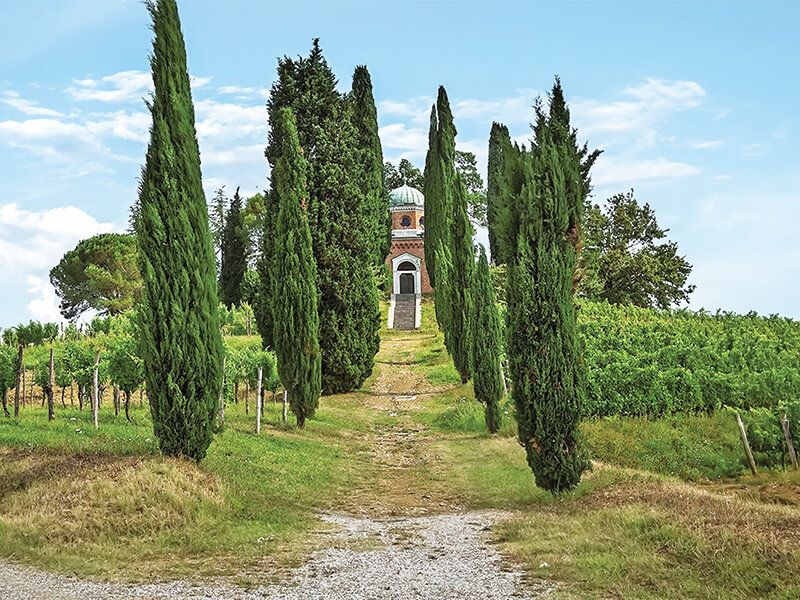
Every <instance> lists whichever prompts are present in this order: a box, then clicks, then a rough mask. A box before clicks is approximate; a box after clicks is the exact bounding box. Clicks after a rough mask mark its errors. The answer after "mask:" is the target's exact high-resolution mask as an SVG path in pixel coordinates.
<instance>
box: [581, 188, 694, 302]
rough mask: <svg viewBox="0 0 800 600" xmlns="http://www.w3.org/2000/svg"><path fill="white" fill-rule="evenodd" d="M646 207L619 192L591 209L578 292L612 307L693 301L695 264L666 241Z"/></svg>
mask: <svg viewBox="0 0 800 600" xmlns="http://www.w3.org/2000/svg"><path fill="white" fill-rule="evenodd" d="M668 231H669V230H668V229H662V228H661V227H659V225H658V222H657V221H656V216H655V213H654V212H653V209H652V208H650V206H649V205H648V204H644V205H640V204H639V203H638V202H637V201H636V199H635V198H634V195H633V190H631V191H630V192H628V193H627V194H616V195H614V196H612V197H611V198H609V199H608V200H607V201H606V203H605V205H604V206H600V205H598V204H595V205H591V206H587V207H586V213H585V218H584V232H585V241H584V249H583V254H582V257H581V266H582V270H583V274H582V280H581V283H580V294H581V295H582V296H584V297H587V298H591V299H596V300H606V301H608V302H610V303H612V304H633V305H635V306H641V307H645V308H647V307H658V308H668V307H669V306H672V305H676V304H680V303H682V302H688V301H689V295H690V294H691V293H692V292H693V291H694V286H693V285H688V284H687V283H686V281H687V279H688V277H689V275H690V274H691V272H692V265H691V264H689V262H688V261H687V260H686V259H685V258H684V257H681V256H679V255H678V245H677V244H676V243H675V242H670V241H666V240H665V238H666V235H667V232H668Z"/></svg>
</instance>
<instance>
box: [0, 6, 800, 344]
mask: <svg viewBox="0 0 800 600" xmlns="http://www.w3.org/2000/svg"><path fill="white" fill-rule="evenodd" d="M178 5H179V10H180V15H181V20H182V27H183V33H184V38H185V41H186V48H187V53H188V61H189V70H190V73H191V75H192V82H193V97H194V102H195V110H196V119H197V132H198V139H199V143H200V151H201V161H202V169H203V178H204V188H205V190H206V192H207V193H208V194H209V196H210V195H211V193H212V192H213V191H214V190H215V189H217V188H218V187H220V186H222V185H224V186H225V189H226V190H227V191H228V192H229V193H231V194H232V192H233V191H234V190H235V189H236V187H237V186H240V187H241V190H242V193H243V194H246V195H249V194H252V193H255V192H257V191H260V190H263V189H265V188H267V187H268V176H269V168H268V165H267V162H266V159H265V158H264V147H265V145H266V139H267V113H266V108H265V102H266V99H267V97H268V94H269V88H270V86H271V85H272V83H273V80H274V78H275V73H276V64H277V59H278V57H281V56H285V55H288V56H292V57H296V56H298V55H307V54H308V51H309V49H310V47H311V43H312V40H313V38H315V37H319V38H320V44H321V47H322V50H323V53H324V55H325V57H326V58H327V60H328V62H329V64H330V65H331V67H332V68H333V70H334V72H335V73H336V74H337V77H338V78H339V88H340V89H341V90H342V91H346V90H347V89H348V88H349V86H350V83H351V80H352V73H353V69H354V67H355V66H356V65H360V64H366V65H367V67H368V68H369V71H370V74H371V76H372V82H373V86H374V93H375V99H376V103H377V106H378V119H379V124H380V136H381V141H382V144H383V151H384V158H385V159H386V160H391V161H393V162H395V163H396V162H397V161H399V160H400V159H401V158H408V159H409V160H411V161H412V162H413V163H414V164H416V165H417V166H419V167H422V166H423V165H424V157H425V152H426V149H427V148H426V145H427V123H428V117H429V111H430V106H431V103H432V102H433V100H434V98H435V95H436V90H437V88H438V86H439V85H444V86H445V88H446V89H447V93H448V96H449V98H450V102H451V105H452V107H453V111H454V116H455V124H456V127H457V129H458V136H457V145H458V148H459V149H461V150H466V151H470V152H474V153H475V155H476V156H477V158H478V162H479V167H480V170H481V171H482V172H483V173H484V174H485V170H486V155H487V145H488V137H489V131H490V128H491V123H492V121H500V122H503V123H505V124H506V125H507V126H508V127H509V129H510V131H511V134H512V136H513V137H514V138H515V139H517V140H519V141H520V142H525V141H527V140H528V139H529V138H530V127H529V123H530V121H531V120H532V113H533V110H532V104H533V102H534V99H535V98H536V97H537V96H538V95H540V94H543V93H546V91H547V90H548V89H549V88H550V87H551V86H552V84H553V80H554V77H555V76H556V75H558V76H559V77H560V78H561V81H562V85H563V88H564V92H565V96H566V98H567V101H568V103H569V105H570V109H571V113H572V122H573V125H575V126H576V127H577V129H578V135H579V138H580V139H581V140H582V141H588V143H589V146H590V147H591V148H599V149H601V150H602V151H603V154H602V155H601V158H600V159H599V160H598V162H597V164H596V166H595V167H594V169H593V171H592V179H593V182H594V192H593V193H594V198H593V201H594V202H596V203H599V204H602V203H603V201H604V200H605V199H606V198H608V197H609V196H611V195H613V194H616V193H620V192H627V191H629V190H631V189H633V190H634V194H635V197H636V198H637V199H638V200H639V201H640V202H642V203H645V202H646V203H648V204H649V205H650V206H651V207H652V208H653V209H654V211H655V214H656V217H657V219H658V221H659V224H660V225H661V226H663V227H665V228H668V229H669V233H668V237H669V239H671V240H673V241H675V242H677V243H678V248H679V252H680V254H682V255H684V256H685V257H686V258H687V260H689V262H690V263H691V264H692V265H693V267H694V269H693V271H692V275H691V278H690V282H691V283H692V284H694V285H696V286H697V287H696V291H695V292H694V294H692V297H691V301H690V304H689V308H691V309H693V310H698V309H701V308H704V309H708V310H712V311H713V310H716V309H723V310H729V311H736V312H748V311H750V310H755V311H758V312H759V313H761V314H774V313H778V314H781V315H783V316H788V317H792V318H795V319H798V318H800V241H798V237H800V158H798V152H797V149H796V143H795V141H796V140H797V139H798V137H799V136H800V115H798V106H800V102H799V101H798V98H800V68H798V62H799V61H798V59H800V35H798V33H797V26H798V23H800V2H795V1H784V2H768V1H754V2H722V1H716V2H688V1H681V2H678V1H674V2H653V1H645V0H640V1H637V2H623V1H615V2H603V1H593V2H573V1H562V2H533V1H527V2H526V1H514V2H504V1H500V0H492V1H488V0H487V1H482V2H479V1H469V0H453V1H438V2H436V1H427V2H414V1H388V0H386V1H382V0H371V1H361V2H352V1H351V2H346V1H335V2H334V1H328V2H306V1H302V0H295V1H293V2H272V1H255V0H253V1H237V0H225V1H221V0H213V1H212V0H179V3H178ZM0 23H1V24H2V26H0V33H1V34H2V35H0V180H2V182H3V186H2V194H0V307H2V310H0V328H3V327H9V326H13V325H15V324H17V323H20V322H27V321H28V320H29V319H38V320H47V321H58V320H60V315H59V312H58V298H57V297H56V295H55V292H54V290H53V288H52V287H51V286H50V284H49V280H48V272H49V270H50V269H51V268H52V267H53V266H54V265H55V264H57V262H58V261H59V259H60V258H61V256H62V255H63V254H64V252H66V251H67V250H69V249H71V248H73V247H74V246H75V244H76V243H77V242H78V241H79V240H81V239H83V238H86V237H89V236H91V235H94V234H97V233H101V232H115V231H123V230H124V229H125V228H126V227H127V221H128V214H129V208H130V206H131V204H132V203H133V201H134V200H135V198H136V194H137V185H138V177H139V174H140V170H141V165H142V164H143V161H144V154H145V150H146V145H147V140H148V128H149V124H150V116H149V113H148V112H147V109H146V106H145V103H144V99H145V98H146V97H147V96H148V94H149V93H150V90H151V88H152V84H151V80H150V74H149V63H148V54H149V52H150V48H151V42H152V32H151V30H150V28H149V16H148V14H147V11H146V9H145V6H144V5H143V4H142V3H141V2H139V1H138V0H127V1H126V0H57V1H46V0H24V1H20V0H0ZM478 239H479V240H482V239H485V232H479V235H478Z"/></svg>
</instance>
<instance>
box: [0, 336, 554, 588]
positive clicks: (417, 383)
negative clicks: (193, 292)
mask: <svg viewBox="0 0 800 600" xmlns="http://www.w3.org/2000/svg"><path fill="white" fill-rule="evenodd" d="M426 335H427V338H426V339H430V338H431V336H430V335H429V334H424V333H421V332H403V334H401V335H394V336H391V337H388V338H384V340H383V344H382V348H381V352H380V354H379V356H378V364H377V375H376V377H375V378H374V379H373V380H372V383H371V385H370V387H369V390H368V393H366V394H364V395H363V396H362V398H363V402H364V403H365V408H368V409H369V411H370V414H371V415H372V418H371V423H370V426H369V428H368V431H367V432H366V433H365V434H364V435H365V438H366V439H365V441H366V443H365V444H364V447H365V448H367V450H365V451H364V457H363V459H364V462H365V464H366V465H367V467H368V468H367V469H366V475H365V476H364V477H363V479H362V480H361V481H360V483H359V484H358V485H357V486H355V488H354V489H352V490H350V491H349V492H348V493H347V494H345V495H344V496H343V497H342V500H341V502H339V503H338V505H337V506H336V509H335V511H327V512H324V513H321V514H320V518H321V519H322V521H324V522H325V525H324V526H323V527H321V528H319V530H318V531H316V532H314V533H312V534H311V536H312V537H311V547H312V548H316V549H315V550H314V551H312V552H311V553H310V555H309V556H308V559H307V560H306V562H305V563H304V564H303V566H301V567H299V568H297V569H295V570H293V571H290V572H289V573H288V574H287V577H286V578H285V579H284V580H283V581H282V582H280V583H277V584H263V585H258V586H257V587H253V588H248V589H245V588H241V587H239V586H236V585H234V584H233V583H232V582H230V583H229V581H231V580H224V581H223V580H212V581H204V582H197V583H195V582H188V581H172V582H165V583H149V584H119V583H104V582H95V581H87V580H81V579H76V578H70V577H65V576H62V575H55V574H51V573H47V572H45V571H41V570H37V569H33V568H24V567H17V566H14V565H12V564H10V563H5V562H0V598H2V599H3V600H23V599H25V600H54V599H63V600H72V599H75V600H77V599H81V600H93V599H98V600H99V599H109V600H117V599H126V600H127V599H131V600H134V599H135V600H142V599H148V600H150V599H153V600H155V599H162V598H163V599H166V598H169V599H171V600H182V599H186V600H195V599H198V600H199V599H201V598H203V599H217V598H220V599H222V598H226V599H240V600H250V599H256V598H259V599H262V600H263V599H276V600H277V599H279V598H280V599H289V600H292V599H297V600H301V599H309V600H310V599H312V598H313V599H318V598H326V599H331V600H367V599H373V598H375V599H377V598H380V599H386V600H393V599H401V598H402V599H406V598H430V599H449V598H458V599H459V600H473V599H474V600H479V599H480V600H493V599H500V598H525V599H531V600H533V599H537V598H542V597H545V596H547V595H548V594H549V592H550V591H552V586H550V585H549V584H547V583H542V582H535V583H534V582H528V581H526V580H525V576H524V574H523V572H522V570H521V569H519V568H518V567H517V566H516V565H514V564H513V563H510V562H508V561H506V560H505V558H504V557H503V556H502V555H501V554H500V553H499V552H498V551H497V549H496V548H495V545H494V544H493V543H492V533H491V532H492V528H493V527H494V526H496V525H497V524H499V523H501V522H503V521H505V520H506V519H508V518H509V517H510V515H509V514H507V513H504V512H502V511H497V510H486V511H474V510H467V509H465V508H464V507H463V505H462V504H463V502H462V499H461V498H460V497H459V496H458V494H457V493H456V491H455V490H453V489H452V487H450V486H448V485H447V484H445V483H443V482H442V481H440V480H438V479H437V478H436V477H435V476H431V475H432V474H434V475H435V473H436V471H437V468H438V463H439V458H438V456H437V455H436V453H435V452H434V451H433V450H432V449H431V448H432V444H431V443H430V442H431V440H432V439H435V436H434V435H433V434H432V432H431V431H430V430H428V428H427V427H426V426H425V425H423V424H421V423H420V419H418V418H417V419H415V418H414V417H415V416H417V411H421V410H423V409H424V405H425V401H426V399H429V398H431V397H433V396H435V395H436V394H439V393H441V392H442V391H443V389H444V388H442V387H441V386H435V385H432V384H431V383H430V382H429V381H428V380H427V377H426V374H425V370H424V369H421V368H419V366H418V365H417V364H416V363H415V358H414V350H415V349H416V348H418V346H419V344H420V343H425V340H424V339H423V338H425V337H426ZM323 402H324V400H323ZM143 568H146V565H143Z"/></svg>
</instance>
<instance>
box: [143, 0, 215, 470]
mask: <svg viewBox="0 0 800 600" xmlns="http://www.w3.org/2000/svg"><path fill="white" fill-rule="evenodd" d="M147 8H148V10H149V12H150V15H151V16H152V19H153V31H154V32H155V39H154V41H153V53H152V55H151V57H150V64H151V67H152V72H153V83H154V86H155V92H154V94H153V97H152V100H151V101H150V102H149V109H150V112H151V114H152V117H153V123H152V126H151V128H150V144H149V146H148V148H147V155H146V159H145V166H144V169H143V171H142V178H141V182H140V186H139V199H138V202H137V205H136V206H135V207H134V211H133V212H134V214H133V222H134V228H135V231H136V235H137V241H138V245H139V261H140V272H141V274H142V279H143V282H144V290H143V294H142V307H141V340H140V343H141V352H142V359H143V363H144V372H145V379H146V381H147V395H148V397H149V399H150V411H151V414H152V418H153V430H154V432H155V435H156V438H157V439H158V443H159V446H160V448H161V451H162V452H164V453H165V454H168V455H173V456H183V457H185V458H191V459H193V460H196V461H199V460H201V459H202V458H203V457H204V456H205V455H206V450H207V449H208V446H209V444H210V443H211V439H212V436H213V429H214V416H215V409H216V403H217V397H218V394H219V386H220V382H221V378H222V369H221V365H222V338H221V335H220V328H219V317H218V316H217V304H218V301H217V282H216V264H215V258H214V249H213V246H212V242H211V234H210V231H209V225H208V210H207V207H206V202H205V196H204V194H203V187H202V179H201V174H200V152H199V149H198V145H197V134H196V132H195V125H194V106H193V104H192V96H191V89H190V87H189V73H188V71H187V67H186V50H185V47H184V43H183V34H182V33H181V28H180V21H179V19H178V7H177V5H176V4H175V0H156V1H152V2H148V3H147Z"/></svg>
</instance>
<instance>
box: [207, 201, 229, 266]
mask: <svg viewBox="0 0 800 600" xmlns="http://www.w3.org/2000/svg"><path fill="white" fill-rule="evenodd" d="M229 202H230V200H228V197H227V196H226V195H225V186H224V185H223V186H220V187H219V188H217V190H216V191H215V192H214V197H213V198H212V199H211V202H209V203H208V228H209V230H210V232H211V243H212V244H213V245H214V256H215V257H216V260H217V267H219V266H220V259H221V257H222V232H223V230H224V229H225V215H226V214H227V212H228V203H229Z"/></svg>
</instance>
